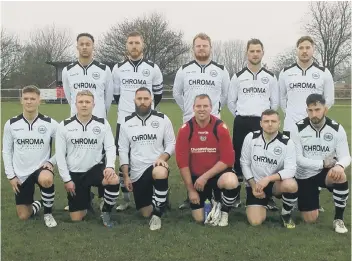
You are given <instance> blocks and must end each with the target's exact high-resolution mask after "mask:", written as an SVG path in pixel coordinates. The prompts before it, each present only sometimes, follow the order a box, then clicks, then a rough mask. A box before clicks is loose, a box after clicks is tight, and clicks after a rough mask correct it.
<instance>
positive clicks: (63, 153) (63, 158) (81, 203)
mask: <svg viewBox="0 0 352 261" xmlns="http://www.w3.org/2000/svg"><path fill="white" fill-rule="evenodd" d="M93 107H94V96H93V94H92V93H91V92H90V91H88V90H84V91H80V92H78V93H77V95H76V108H77V114H76V115H75V116H73V117H71V118H69V119H66V120H64V121H62V122H61V123H60V125H59V128H58V131H57V134H56V137H57V139H56V143H55V146H56V152H57V153H56V155H57V156H56V159H57V165H58V168H59V173H60V176H61V178H62V179H63V181H64V182H65V189H66V191H67V199H68V203H69V204H68V205H69V211H70V216H71V219H72V220H73V221H80V220H82V219H83V218H84V217H85V215H86V213H87V209H88V207H89V204H90V187H91V186H96V187H98V186H101V185H103V186H104V205H103V207H102V214H101V218H102V220H103V224H104V225H105V226H107V227H112V226H113V225H114V223H113V222H112V221H111V219H110V212H111V210H112V208H113V206H114V205H115V203H116V199H117V197H118V191H119V179H118V176H117V175H116V173H115V171H114V168H115V160H116V147H115V142H114V136H113V134H112V131H111V127H110V124H109V123H108V121H107V120H106V119H103V118H98V117H95V116H94V115H92V110H93ZM104 151H105V155H106V165H105V164H104V154H103V153H104Z"/></svg>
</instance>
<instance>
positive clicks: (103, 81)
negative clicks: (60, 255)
mask: <svg viewBox="0 0 352 261" xmlns="http://www.w3.org/2000/svg"><path fill="white" fill-rule="evenodd" d="M77 50H78V60H77V61H76V62H74V63H71V64H70V65H68V66H66V67H65V68H64V69H63V71H62V82H63V88H64V92H65V96H66V99H67V101H68V104H69V105H70V107H71V116H74V115H75V114H76V105H75V102H76V95H77V93H78V92H79V91H81V90H89V91H91V92H92V93H93V95H94V100H95V107H94V109H93V115H94V116H96V117H100V118H106V117H107V114H108V111H109V108H110V106H111V102H112V100H113V81H112V76H111V71H110V68H109V66H107V65H105V64H102V63H99V62H97V61H96V60H94V59H93V51H94V37H93V36H92V35H91V34H88V33H81V34H79V35H78V36H77ZM103 194H104V191H103V189H102V188H99V197H100V198H102V197H103ZM93 195H94V194H92V196H93ZM90 209H92V208H90ZM65 210H68V209H67V207H66V208H65Z"/></svg>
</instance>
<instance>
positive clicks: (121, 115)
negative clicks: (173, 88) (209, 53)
mask: <svg viewBox="0 0 352 261" xmlns="http://www.w3.org/2000/svg"><path fill="white" fill-rule="evenodd" d="M143 49H144V40H143V36H142V34H141V33H139V32H136V31H134V32H131V33H129V34H128V35H127V39H126V51H127V58H126V59H125V60H124V61H123V62H121V63H117V64H116V65H115V66H114V68H113V70H112V75H113V82H114V99H115V101H116V103H117V104H118V116H117V125H116V136H115V145H116V154H117V155H118V153H119V150H118V146H119V144H118V140H119V133H120V127H121V124H122V123H124V122H125V118H126V117H127V116H130V115H131V114H132V113H134V112H135V104H134V98H135V92H136V90H137V89H139V88H140V87H146V88H148V89H149V90H150V92H151V94H152V100H153V103H152V109H154V108H156V107H157V106H158V104H159V102H160V101H161V98H162V93H163V75H162V73H161V71H160V68H159V66H158V65H157V64H155V63H154V62H152V61H149V60H148V59H146V58H145V57H144V53H143ZM119 176H120V182H121V184H120V185H121V191H122V192H123V195H124V203H122V204H120V205H119V206H117V208H116V209H117V210H120V211H123V210H125V209H127V208H128V207H129V206H130V194H129V193H128V190H127V189H126V186H125V185H124V178H123V174H122V172H121V170H120V172H119Z"/></svg>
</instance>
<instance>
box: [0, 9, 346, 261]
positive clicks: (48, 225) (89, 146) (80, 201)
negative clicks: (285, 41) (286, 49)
mask: <svg viewBox="0 0 352 261" xmlns="http://www.w3.org/2000/svg"><path fill="white" fill-rule="evenodd" d="M82 3H83V2H82ZM253 3H254V2H253ZM317 6H318V8H319V6H320V5H319V4H317ZM324 10H325V9H324ZM326 10H327V9H326ZM87 19H90V18H87ZM204 19H206V18H204ZM249 19H250V18H249ZM82 21H83V20H82ZM136 25H138V23H137V24H136ZM121 26H122V25H121ZM239 26H241V25H239ZM120 28H123V27H120ZM126 28H127V27H126ZM141 28H143V27H140V26H136V27H135V28H131V30H125V33H124V34H121V35H119V37H120V38H119V39H120V41H121V43H122V44H121V45H118V46H115V47H114V48H119V50H121V53H123V56H122V57H123V59H122V60H120V61H119V60H117V58H118V57H116V60H115V61H114V62H107V60H104V59H102V58H101V57H102V56H99V55H97V53H98V52H100V51H101V50H102V49H101V48H103V47H102V46H100V45H99V44H100V41H101V38H99V41H97V38H96V37H97V36H96V35H95V34H94V32H92V31H89V28H87V29H88V30H87V31H82V32H80V33H78V34H75V38H74V45H73V46H74V48H75V50H74V51H75V53H76V55H75V59H74V60H71V61H68V60H66V61H64V62H61V61H59V60H58V61H57V62H55V61H54V59H51V60H48V62H47V64H46V65H45V66H48V67H50V64H51V65H54V66H55V67H56V72H55V74H56V79H57V80H56V81H55V83H54V85H55V87H57V86H58V87H57V89H59V90H62V97H61V98H60V99H57V100H56V99H55V100H54V101H53V102H50V100H48V98H45V97H46V96H45V95H46V93H48V91H47V90H46V89H43V86H40V85H38V84H36V82H33V81H32V82H30V81H28V82H27V83H26V84H23V85H21V86H20V88H18V93H19V97H18V98H16V100H15V101H11V102H6V101H2V126H3V129H2V164H3V168H2V170H3V178H2V198H3V200H2V205H3V206H2V223H3V226H4V224H6V223H8V224H11V226H12V228H11V229H10V227H9V226H7V227H6V235H5V234H4V233H5V232H4V233H3V235H2V239H3V244H6V242H5V240H6V237H9V238H11V237H13V238H15V237H16V238H17V240H18V241H16V243H15V244H14V242H15V241H13V240H12V239H11V240H10V241H9V242H12V243H7V245H6V255H7V256H8V258H9V259H6V260H12V259H11V258H14V256H15V255H17V254H15V253H16V252H17V251H18V250H16V249H17V248H19V247H21V249H22V248H23V249H24V250H23V251H24V253H27V254H26V257H22V258H20V259H17V260H38V259H35V258H34V257H36V258H39V259H40V260H42V259H43V260H44V259H45V260H81V259H79V258H78V254H70V253H69V251H75V250H72V249H77V251H82V254H80V255H82V258H83V257H84V255H87V256H86V259H85V260H98V259H99V260H106V259H105V258H108V259H110V258H111V255H114V256H116V260H119V259H120V258H122V257H123V258H124V259H126V258H130V260H141V258H142V256H143V254H142V253H145V255H146V256H145V260H151V259H150V258H151V257H153V258H155V260H184V258H185V256H187V255H190V259H189V260H204V259H205V258H206V256H205V255H207V254H206V252H203V253H201V252H199V251H202V249H203V250H204V251H210V252H211V249H213V248H214V249H215V248H217V249H218V250H215V252H213V253H210V252H209V257H210V258H211V259H210V260H229V259H230V260H231V258H230V257H233V258H235V257H236V251H237V250H233V251H234V252H233V251H232V250H231V251H230V250H229V245H228V243H225V241H228V240H229V237H230V238H232V239H233V240H234V241H233V244H232V243H231V244H232V245H233V249H236V248H242V250H241V251H242V252H241V254H239V255H238V258H239V259H237V260H254V258H256V257H257V258H258V259H261V260H272V259H267V258H269V257H270V256H271V254H272V253H273V259H276V260H294V259H291V258H293V257H295V258H298V259H295V260H299V258H300V257H302V256H306V257H307V258H308V259H307V260H316V261H318V260H321V261H323V260H326V261H333V260H339V261H342V259H341V257H342V256H343V257H345V256H346V254H347V253H345V252H346V251H345V250H344V249H345V247H346V246H347V247H350V244H351V243H350V242H351V241H350V233H351V232H350V230H351V222H350V221H351V220H350V207H351V206H350V200H349V187H350V184H349V183H350V180H351V179H350V174H351V168H350V164H351V159H352V158H351V148H350V138H351V136H350V135H351V133H350V130H351V118H350V117H351V114H350V104H347V103H345V102H344V101H341V100H340V98H341V96H339V89H338V87H336V86H338V83H339V82H338V81H337V80H336V74H337V72H336V71H331V70H330V69H329V68H330V67H329V62H328V61H326V60H323V61H320V60H318V59H317V58H316V57H317V56H318V52H319V54H320V53H321V42H319V40H317V35H314V34H309V33H306V34H301V35H300V36H299V37H297V38H296V39H295V41H294V42H292V46H294V49H293V53H292V55H293V56H292V57H293V59H291V60H290V63H288V62H287V61H286V62H285V63H282V67H280V66H279V67H277V70H276V71H274V70H272V69H270V68H272V67H269V66H268V65H267V64H266V63H265V62H264V60H263V59H265V55H267V52H269V53H270V50H268V49H270V48H271V46H272V45H268V46H270V47H267V46H266V42H265V40H263V39H262V38H261V37H260V36H258V37H249V38H247V39H246V40H245V41H244V45H243V50H244V52H243V53H242V55H243V59H244V63H243V64H242V65H241V66H239V67H237V68H236V70H234V69H233V68H230V67H229V66H228V63H226V62H224V60H223V59H222V60H220V61H219V60H217V59H216V58H217V57H219V56H216V53H217V52H218V51H219V49H217V46H218V42H216V41H214V40H213V39H212V35H211V34H210V33H208V32H207V28H204V31H195V32H193V33H192V38H191V39H190V41H189V43H188V46H189V56H188V59H187V60H185V59H184V60H182V63H178V64H177V66H176V68H175V69H174V74H172V73H168V71H167V70H168V69H167V70H166V67H165V66H169V65H165V63H164V62H165V61H164V60H162V61H163V62H158V61H159V60H153V59H152V57H153V54H152V53H151V52H152V51H151V49H150V44H151V42H153V41H162V40H158V39H159V38H158V37H156V36H153V35H149V34H146V33H145V32H144V31H143V30H142V29H141ZM155 28H156V27H155ZM263 30H265V29H263ZM287 30H289V29H287ZM322 30H323V29H322ZM235 31H236V30H235V29H234V31H233V32H231V33H235ZM308 32H309V31H308ZM153 37H156V38H155V39H154V38H153ZM172 37H176V35H175V34H174V35H173V36H172ZM277 38H278V40H279V38H280V35H279V34H278V35H277ZM151 39H153V40H151ZM175 39H176V38H175ZM176 44H177V43H176V40H175V45H176ZM2 45H3V42H2ZM99 48H100V49H99ZM227 51H228V50H226V48H225V49H221V52H222V54H223V55H224V57H226V56H225V55H227ZM165 52H172V51H171V50H169V49H167V50H165ZM221 52H220V53H221ZM165 55H166V54H165ZM154 57H156V56H154ZM349 57H350V56H349ZM286 58H287V59H288V57H282V60H283V61H284V60H286ZM28 59H29V58H28ZM229 59H235V58H234V57H231V56H230V58H229ZM336 59H337V58H336ZM170 63H172V62H170ZM57 64H58V65H57ZM166 64H167V62H166ZM349 66H350V65H349ZM2 67H3V64H2ZM34 68H35V67H33V68H32V70H33V71H34V70H35V69H34ZM167 68H169V67H167ZM349 68H350V67H349ZM35 73H37V74H38V75H39V74H40V73H41V72H40V71H36V72H35ZM23 77H24V76H23ZM40 77H41V76H40ZM349 77H350V76H349ZM166 82H167V83H166ZM343 84H345V86H347V85H346V84H347V83H345V82H343ZM349 84H350V83H349ZM16 86H17V85H16ZM349 88H350V85H349ZM349 94H350V92H349ZM346 97H347V96H346ZM50 99H51V98H50ZM349 99H350V98H349ZM347 101H349V102H350V100H347ZM51 103H54V104H51ZM5 106H6V107H5ZM5 202H6V203H5ZM4 204H5V205H4ZM4 213H6V214H5V215H4ZM237 227H238V230H237ZM9 231H11V233H8V232H9ZM308 234H309V236H308V237H306V238H305V237H304V236H302V235H308ZM54 235H55V239H54V238H53V236H54ZM225 235H226V236H225ZM276 235H278V236H276ZM19 238H21V239H20V240H19ZM31 238H33V240H34V241H36V240H38V239H39V240H41V242H42V243H41V244H40V245H41V246H40V251H41V252H42V254H38V253H39V252H38V251H36V250H34V249H33V248H36V245H35V244H33V243H30V242H28V241H27V240H31ZM40 238H41V239H40ZM114 238H119V239H118V240H119V241H118V242H119V243H118V244H117V243H116V242H114V240H115V239H114ZM198 239H199V240H200V241H198ZM44 241H45V242H48V243H44ZM98 241H100V242H98ZM249 241H251V243H248V242H249ZM264 241H266V242H264ZM283 241H285V242H283ZM26 242H27V243H26ZM49 242H50V243H49ZM63 242H65V243H63ZM143 242H144V243H143ZM197 242H202V243H197ZM205 242H207V243H205ZM244 242H246V243H244ZM322 242H324V243H322ZM12 244H14V245H13V246H11V245H12ZM26 244H28V246H26ZM43 244H48V246H47V247H48V248H49V250H48V251H49V252H48V253H51V254H50V255H49V256H46V254H45V248H46V246H45V245H43ZM55 244H58V248H57V250H54V249H55ZM71 244H72V245H71ZM173 244H175V247H176V248H177V246H180V245H184V246H185V247H187V249H188V250H185V249H186V248H183V247H182V248H180V253H179V254H171V253H174V252H173V251H176V249H174V250H171V248H172V247H171V246H172V245H173ZM260 244H262V245H260ZM281 244H283V246H285V247H282V253H281V254H279V252H280V251H281V250H280V251H279V250H278V249H280V247H279V246H275V245H281ZM291 244H292V245H295V247H292V249H291V248H290V247H288V246H290V245H291ZM321 244H322V246H324V247H321V248H320V245H321ZM64 245H66V246H67V247H68V249H71V250H68V251H67V253H66V254H65V252H66V250H65V249H66V247H65V246H64ZM69 245H71V246H69ZM102 245H104V247H101V246H102ZM108 245H109V247H108ZM114 245H115V246H116V248H114ZM330 245H331V248H329V247H328V246H330ZM38 246H39V245H38ZM97 246H100V248H101V249H102V250H101V251H102V252H99V250H98V249H99V248H98V247H97ZM264 246H265V247H264ZM271 247H273V250H270V249H271ZM287 247H288V248H287ZM300 247H301V250H299V249H300ZM89 248H91V251H90V250H89ZM193 248H194V251H193V252H194V253H193V254H191V253H192V249H193ZM284 248H287V249H285V250H284ZM311 248H312V251H310V250H311ZM323 248H324V249H325V250H322V249H323ZM78 249H80V250H78ZM93 249H94V250H93ZM103 249H104V250H103ZM109 249H111V253H110V250H109ZM148 249H150V251H151V252H150V253H148ZM181 249H182V250H181ZM313 249H314V250H313ZM328 249H330V250H328ZM38 250H39V249H38ZM53 251H57V256H56V254H52V253H54V252H53ZM116 251H117V252H116ZM182 251H185V252H184V253H181V252H182ZM187 251H188V252H187ZM228 251H230V252H228ZM321 251H323V252H321ZM10 252H12V254H9V253H10ZM59 252H60V253H59ZM83 252H85V253H86V254H84V253H83ZM290 252H292V253H290ZM309 252H310V253H309ZM29 253H32V254H29ZM72 253H73V252H72ZM187 253H188V254H187ZM220 253H222V254H220ZM244 253H246V254H244ZM264 253H265V254H264ZM314 253H315V254H314ZM17 256H18V255H17ZM137 256H138V258H137ZM191 256H192V257H191ZM245 256H246V258H248V259H246V258H245ZM265 256H266V257H265ZM284 256H285V257H287V259H284ZM10 257H11V258H10ZM50 258H53V259H50ZM77 258H78V259H77ZM14 260H15V259H14ZM82 260H83V259H82ZM153 260H154V259H153ZM343 260H345V259H343ZM346 260H347V259H346Z"/></svg>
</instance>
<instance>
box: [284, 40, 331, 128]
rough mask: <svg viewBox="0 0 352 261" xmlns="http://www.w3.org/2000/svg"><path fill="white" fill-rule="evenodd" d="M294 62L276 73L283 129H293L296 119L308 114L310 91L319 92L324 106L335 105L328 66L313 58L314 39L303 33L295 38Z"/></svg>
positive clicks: (298, 119)
mask: <svg viewBox="0 0 352 261" xmlns="http://www.w3.org/2000/svg"><path fill="white" fill-rule="evenodd" d="M296 46H297V58H298V59H297V63H294V64H292V65H291V66H289V67H287V68H284V69H283V70H282V71H281V73H280V76H279V88H280V106H281V109H282V110H283V112H284V113H285V122H284V131H286V132H288V133H287V134H289V132H290V131H292V130H294V129H295V128H296V122H298V121H300V120H302V119H304V118H306V117H307V111H306V105H305V101H306V99H307V97H308V95H310V94H312V93H319V94H322V95H323V96H324V98H325V100H326V106H327V107H328V108H330V107H331V106H332V105H333V104H334V96H335V94H334V81H333V78H332V75H331V73H330V71H329V70H328V69H327V68H324V67H320V66H319V65H318V64H317V63H316V62H314V60H313V55H314V41H313V39H312V38H311V37H310V36H303V37H301V38H299V39H298V41H297V44H296Z"/></svg>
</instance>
